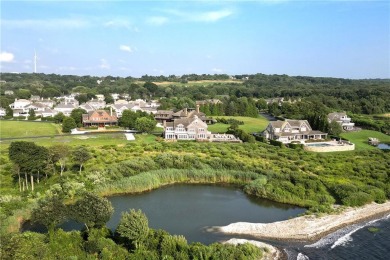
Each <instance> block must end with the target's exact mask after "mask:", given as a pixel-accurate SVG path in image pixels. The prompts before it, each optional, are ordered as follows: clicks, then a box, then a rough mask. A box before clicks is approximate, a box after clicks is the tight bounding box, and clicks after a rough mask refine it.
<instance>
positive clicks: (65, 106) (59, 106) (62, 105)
mask: <svg viewBox="0 0 390 260" xmlns="http://www.w3.org/2000/svg"><path fill="white" fill-rule="evenodd" d="M56 108H71V109H74V108H75V107H74V106H73V105H72V104H64V103H61V104H58V105H57V106H56V107H55V108H54V109H56Z"/></svg>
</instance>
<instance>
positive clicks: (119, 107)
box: [0, 94, 160, 117]
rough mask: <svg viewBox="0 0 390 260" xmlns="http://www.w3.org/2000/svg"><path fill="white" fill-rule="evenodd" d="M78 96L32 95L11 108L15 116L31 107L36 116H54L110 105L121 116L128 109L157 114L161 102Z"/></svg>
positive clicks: (20, 114) (2, 113) (25, 114)
mask: <svg viewBox="0 0 390 260" xmlns="http://www.w3.org/2000/svg"><path fill="white" fill-rule="evenodd" d="M113 95H114V94H113ZM116 95H118V94H116ZM76 96H77V94H71V95H67V96H63V97H59V98H55V99H50V98H49V99H43V98H40V97H38V96H31V98H30V99H15V101H14V103H12V104H10V108H11V109H12V111H13V117H20V116H25V117H27V116H28V113H29V111H30V110H31V109H32V110H34V112H35V116H40V117H53V116H55V115H56V114H58V113H63V114H64V115H65V116H69V115H70V114H71V112H72V110H73V109H76V108H82V109H84V110H86V111H87V112H92V111H96V110H102V109H104V108H107V107H110V108H112V109H113V110H114V111H115V113H116V115H117V117H121V116H122V113H123V111H124V110H126V109H128V110H132V111H145V112H148V113H151V114H156V113H157V108H158V107H159V106H160V104H159V102H158V101H156V100H152V101H150V102H147V101H145V100H142V99H137V100H133V101H128V100H124V99H122V100H121V99H116V100H115V102H114V104H106V102H105V101H104V96H103V95H96V97H97V98H96V99H92V100H90V101H88V102H86V103H83V104H79V101H77V99H76ZM118 96H119V95H118ZM4 115H5V109H4V108H0V116H4Z"/></svg>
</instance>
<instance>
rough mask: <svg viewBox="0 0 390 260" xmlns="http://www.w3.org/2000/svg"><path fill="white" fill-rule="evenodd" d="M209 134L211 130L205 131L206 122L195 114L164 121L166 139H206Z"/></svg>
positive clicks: (208, 137)
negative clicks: (189, 116)
mask: <svg viewBox="0 0 390 260" xmlns="http://www.w3.org/2000/svg"><path fill="white" fill-rule="evenodd" d="M210 136H211V132H209V131H207V124H206V123H205V122H203V121H202V120H201V119H200V118H198V117H197V116H196V115H195V116H193V117H191V118H181V119H175V120H173V121H172V122H166V121H164V138H165V139H166V140H198V141H207V140H209V139H210Z"/></svg>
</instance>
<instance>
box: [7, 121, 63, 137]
mask: <svg viewBox="0 0 390 260" xmlns="http://www.w3.org/2000/svg"><path fill="white" fill-rule="evenodd" d="M55 134H61V128H60V126H59V125H56V124H54V123H47V122H29V121H4V120H1V121H0V138H12V137H16V138H17V137H26V136H42V135H55Z"/></svg>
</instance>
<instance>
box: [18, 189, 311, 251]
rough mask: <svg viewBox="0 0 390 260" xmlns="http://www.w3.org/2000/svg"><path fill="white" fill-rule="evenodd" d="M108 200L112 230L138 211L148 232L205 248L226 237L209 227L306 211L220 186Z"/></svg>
mask: <svg viewBox="0 0 390 260" xmlns="http://www.w3.org/2000/svg"><path fill="white" fill-rule="evenodd" d="M108 199H109V200H110V201H111V203H112V205H113V207H114V209H115V212H114V214H113V216H112V218H111V219H110V221H109V222H108V223H107V226H108V227H109V228H110V229H112V230H115V228H116V227H117V225H118V222H119V220H120V217H121V212H124V211H128V210H129V209H131V208H134V209H141V210H142V211H143V212H144V213H145V214H146V216H147V217H148V219H149V226H150V227H151V228H154V229H164V230H166V231H168V232H169V233H171V234H176V235H184V236H185V237H186V239H187V241H188V242H202V243H205V244H210V243H213V242H216V241H220V240H225V239H227V238H228V237H229V236H226V235H223V234H218V233H214V232H208V231H207V230H206V229H207V228H208V227H212V226H223V225H228V224H230V223H234V222H258V223H260V222H262V223H269V222H274V221H280V220H286V219H288V218H291V217H295V216H297V215H299V214H301V213H303V212H304V211H305V209H303V208H299V207H295V206H291V205H286V204H281V203H276V202H272V201H269V200H265V199H260V198H257V197H254V196H248V195H246V194H245V193H244V192H243V191H241V190H240V189H239V188H237V187H232V186H220V185H188V184H176V185H170V186H166V187H162V188H160V189H157V190H154V191H152V192H147V193H142V194H137V195H121V196H114V197H109V198H108ZM61 227H62V228H63V229H64V230H71V229H80V228H81V227H82V226H81V225H80V224H78V223H75V222H73V221H72V222H68V223H65V224H64V225H62V226H61ZM36 228H37V227H34V228H27V229H29V230H34V229H35V230H36ZM25 229H26V227H25ZM236 237H237V236H236Z"/></svg>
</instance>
